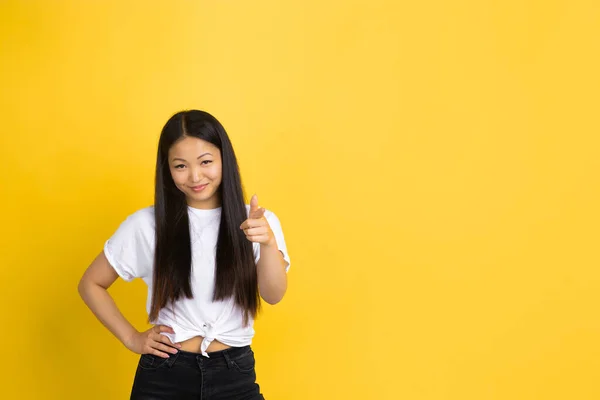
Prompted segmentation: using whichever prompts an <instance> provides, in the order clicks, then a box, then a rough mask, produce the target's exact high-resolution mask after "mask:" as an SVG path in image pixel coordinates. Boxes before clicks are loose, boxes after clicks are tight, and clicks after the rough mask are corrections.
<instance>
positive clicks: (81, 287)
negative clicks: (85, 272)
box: [77, 278, 86, 299]
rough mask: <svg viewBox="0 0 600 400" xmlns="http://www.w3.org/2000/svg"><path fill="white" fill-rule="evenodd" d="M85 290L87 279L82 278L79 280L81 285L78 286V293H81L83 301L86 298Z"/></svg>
mask: <svg viewBox="0 0 600 400" xmlns="http://www.w3.org/2000/svg"><path fill="white" fill-rule="evenodd" d="M85 289H86V282H85V279H84V278H81V279H80V280H79V283H78V284H77V293H79V297H81V298H82V299H83V298H84V296H85Z"/></svg>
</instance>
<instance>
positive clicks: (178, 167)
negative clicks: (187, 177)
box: [174, 164, 185, 169]
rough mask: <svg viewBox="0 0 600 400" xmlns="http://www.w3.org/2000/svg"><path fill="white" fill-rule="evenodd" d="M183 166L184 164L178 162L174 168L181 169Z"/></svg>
mask: <svg viewBox="0 0 600 400" xmlns="http://www.w3.org/2000/svg"><path fill="white" fill-rule="evenodd" d="M183 167H185V165H183V164H179V165H176V166H175V167H174V168H175V169H182V168H183Z"/></svg>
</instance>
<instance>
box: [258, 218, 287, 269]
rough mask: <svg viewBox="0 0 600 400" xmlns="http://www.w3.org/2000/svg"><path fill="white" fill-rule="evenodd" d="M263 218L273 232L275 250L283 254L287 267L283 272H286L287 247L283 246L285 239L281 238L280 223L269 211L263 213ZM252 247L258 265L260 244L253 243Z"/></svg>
mask: <svg viewBox="0 0 600 400" xmlns="http://www.w3.org/2000/svg"><path fill="white" fill-rule="evenodd" d="M265 218H266V219H267V222H268V223H269V226H270V227H271V230H272V231H273V235H274V236H275V241H276V242H277V248H278V249H279V251H280V252H281V253H282V254H283V259H284V260H285V262H286V263H287V266H286V267H285V272H288V271H289V269H290V256H289V254H288V251H287V246H286V244H285V238H284V236H283V230H282V229H281V223H280V222H279V218H277V215H275V213H273V212H271V211H269V210H266V211H265ZM253 245H254V246H253V249H254V259H255V261H256V262H257V263H258V260H259V259H260V244H258V243H253Z"/></svg>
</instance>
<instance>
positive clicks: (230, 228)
mask: <svg viewBox="0 0 600 400" xmlns="http://www.w3.org/2000/svg"><path fill="white" fill-rule="evenodd" d="M289 266H290V261H289V256H288V254H287V249H286V244H285V240H284V236H283V232H282V230H281V225H280V223H279V220H278V218H277V217H276V216H275V214H274V213H272V212H270V211H267V210H265V209H264V208H261V207H259V206H258V199H257V197H256V195H255V196H253V197H252V199H251V201H250V204H249V205H246V204H245V202H244V194H243V189H242V183H241V178H240V174H239V169H238V165H237V160H236V157H235V153H234V151H233V147H232V145H231V142H230V140H229V138H228V136H227V133H226V132H225V129H224V128H223V126H222V125H221V124H220V123H219V122H218V121H217V120H216V119H215V118H214V117H213V116H212V115H210V114H208V113H206V112H203V111H198V110H191V111H183V112H179V113H177V114H175V115H174V116H173V117H171V118H170V119H169V120H168V121H167V123H166V125H165V126H164V128H163V130H162V133H161V136H160V140H159V144H158V156H157V160H156V182H155V204H154V206H152V207H148V208H144V209H141V210H139V211H137V212H135V213H133V214H131V215H130V216H129V217H127V219H126V220H125V221H124V222H122V224H121V225H120V226H119V228H118V229H117V231H116V232H115V233H114V235H113V236H112V237H111V238H110V239H108V241H107V242H106V244H105V246H104V250H103V251H102V252H101V253H100V254H99V255H98V257H97V258H96V259H95V260H94V261H93V262H92V264H91V265H90V266H89V267H88V269H87V270H86V272H85V273H84V275H83V277H82V278H81V281H80V283H79V293H80V295H81V297H82V298H83V300H84V302H85V303H86V304H87V306H88V307H89V308H90V309H91V310H92V312H93V313H94V314H95V315H96V317H97V318H98V319H99V320H100V321H101V322H102V324H104V326H106V328H108V329H109V330H110V331H111V332H112V333H113V334H114V335H115V336H116V337H117V338H118V339H119V340H120V341H121V342H122V343H123V344H124V345H125V346H126V347H127V348H128V349H129V350H131V351H133V352H135V353H138V354H141V357H140V360H139V363H138V367H137V371H136V375H135V379H134V382H133V388H132V392H131V398H132V399H178V400H179V399H203V400H217V399H235V400H241V399H263V396H262V395H261V394H260V390H259V386H258V384H257V383H256V374H255V370H254V353H253V351H252V349H251V347H250V344H251V342H252V337H253V336H254V329H253V322H254V318H255V317H256V315H257V313H258V311H259V309H260V303H261V297H262V299H263V300H264V301H266V302H267V303H269V304H276V303H277V302H279V301H280V300H281V299H282V297H283V295H284V294H285V292H286V289H287V275H286V273H287V271H288V269H289ZM118 277H121V278H122V279H124V280H126V281H131V280H132V279H134V278H142V279H143V280H144V282H145V283H146V284H147V285H148V300H147V302H146V309H147V311H148V317H149V321H150V323H151V324H152V325H153V327H152V328H151V329H149V330H147V331H145V332H138V331H137V330H136V329H135V328H134V327H133V326H132V325H131V324H130V323H129V322H128V321H127V320H126V319H125V317H124V316H123V315H122V314H121V312H120V311H119V310H118V308H117V306H116V305H115V303H114V301H113V299H112V298H111V296H110V295H109V294H108V291H107V289H108V288H109V287H110V285H111V284H112V283H113V282H114V281H115V280H116V279H117V278H118Z"/></svg>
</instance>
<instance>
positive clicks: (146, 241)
mask: <svg viewBox="0 0 600 400" xmlns="http://www.w3.org/2000/svg"><path fill="white" fill-rule="evenodd" d="M104 254H105V255H106V258H107V260H108V262H109V263H110V265H111V266H112V267H113V268H114V269H115V271H116V272H117V274H118V275H119V276H120V277H121V278H123V280H125V281H127V282H129V281H131V280H133V279H134V278H144V277H148V276H150V274H151V272H152V264H153V262H154V212H153V209H152V208H146V209H143V210H139V211H137V212H135V213H134V214H131V215H130V216H128V217H127V219H125V221H123V222H122V223H121V225H120V226H119V228H118V229H117V231H116V232H115V233H114V234H113V235H112V236H111V237H110V239H108V240H107V241H106V243H105V244H104Z"/></svg>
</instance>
